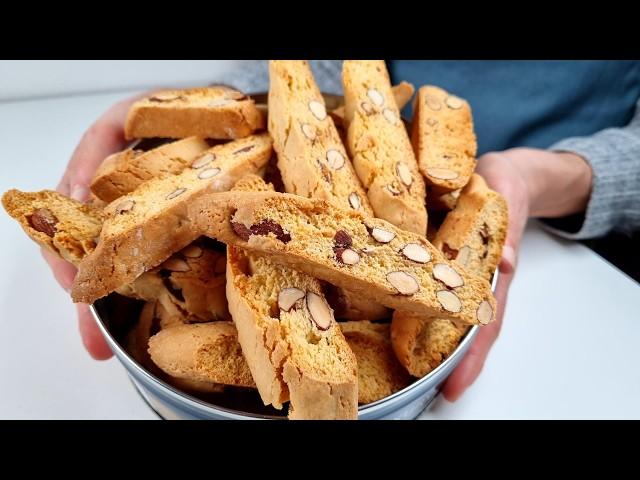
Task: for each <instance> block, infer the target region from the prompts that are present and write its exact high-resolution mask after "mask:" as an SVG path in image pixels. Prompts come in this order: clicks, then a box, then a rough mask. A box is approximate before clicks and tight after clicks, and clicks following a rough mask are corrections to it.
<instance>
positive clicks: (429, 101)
mask: <svg viewBox="0 0 640 480" xmlns="http://www.w3.org/2000/svg"><path fill="white" fill-rule="evenodd" d="M424 103H425V104H426V105H427V107H429V108H430V109H431V110H435V111H438V110H440V109H442V103H441V102H440V99H439V98H438V97H434V96H433V95H425V97H424Z"/></svg>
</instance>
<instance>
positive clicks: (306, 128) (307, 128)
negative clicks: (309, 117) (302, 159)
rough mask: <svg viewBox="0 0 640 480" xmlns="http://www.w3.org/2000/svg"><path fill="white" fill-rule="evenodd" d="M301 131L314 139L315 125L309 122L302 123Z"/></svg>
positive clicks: (310, 138)
mask: <svg viewBox="0 0 640 480" xmlns="http://www.w3.org/2000/svg"><path fill="white" fill-rule="evenodd" d="M301 128H302V133H303V135H304V136H305V137H307V138H308V139H309V140H311V141H314V140H315V139H316V127H314V126H313V125H311V124H309V123H303V124H302V127H301Z"/></svg>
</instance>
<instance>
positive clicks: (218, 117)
mask: <svg viewBox="0 0 640 480" xmlns="http://www.w3.org/2000/svg"><path fill="white" fill-rule="evenodd" d="M262 128H264V117H263V115H262V113H261V112H260V111H258V109H257V108H256V105H255V103H254V101H253V100H252V99H250V98H249V97H247V96H246V95H244V94H243V93H241V92H238V91H236V90H233V89H231V88H227V87H219V86H218V87H208V88H192V89H187V90H167V91H163V92H157V93H154V94H153V95H152V96H150V97H147V98H144V99H142V100H139V101H137V102H135V103H134V104H133V105H132V106H131V108H130V109H129V114H128V116H127V120H126V123H125V126H124V133H125V137H126V138H127V139H128V140H131V139H134V138H150V137H160V138H186V137H192V136H195V137H201V138H213V139H220V140H226V139H237V138H243V137H246V136H248V135H251V134H252V133H253V132H255V131H256V130H260V129H262Z"/></svg>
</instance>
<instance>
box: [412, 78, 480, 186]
mask: <svg viewBox="0 0 640 480" xmlns="http://www.w3.org/2000/svg"><path fill="white" fill-rule="evenodd" d="M413 110H414V112H415V113H414V118H413V128H412V134H411V141H412V143H413V148H414V151H415V154H416V158H417V159H418V165H419V167H420V171H421V172H422V174H423V175H424V178H425V180H426V182H427V183H428V184H430V185H434V186H436V187H438V188H439V189H441V190H446V191H452V190H459V189H460V188H462V187H464V186H465V185H466V184H467V182H468V181H469V178H470V177H471V174H472V173H473V171H474V170H475V167H476V151H477V142H476V135H475V133H474V131H473V118H472V116H471V108H470V107H469V104H468V103H467V102H466V101H465V100H463V99H461V98H458V97H456V96H454V95H451V94H449V93H448V92H446V91H445V90H443V89H441V88H438V87H432V86H425V87H422V88H420V90H418V96H417V97H416V102H415V104H414V109H413Z"/></svg>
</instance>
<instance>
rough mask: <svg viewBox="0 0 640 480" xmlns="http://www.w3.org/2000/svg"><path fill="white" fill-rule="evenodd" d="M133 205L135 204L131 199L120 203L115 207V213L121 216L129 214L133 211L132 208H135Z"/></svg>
mask: <svg viewBox="0 0 640 480" xmlns="http://www.w3.org/2000/svg"><path fill="white" fill-rule="evenodd" d="M135 205H136V202H135V201H133V200H131V199H129V200H125V201H123V202H120V203H119V204H118V205H116V213H118V214H121V213H126V212H130V211H131V210H133V207H135Z"/></svg>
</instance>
